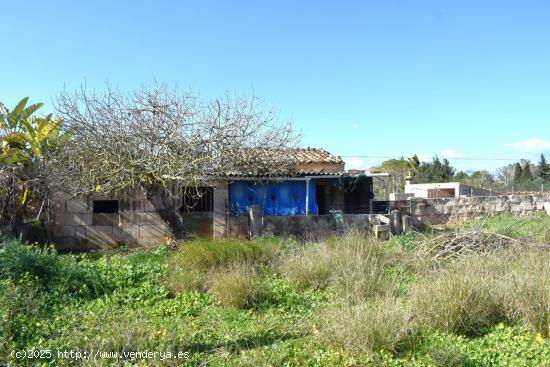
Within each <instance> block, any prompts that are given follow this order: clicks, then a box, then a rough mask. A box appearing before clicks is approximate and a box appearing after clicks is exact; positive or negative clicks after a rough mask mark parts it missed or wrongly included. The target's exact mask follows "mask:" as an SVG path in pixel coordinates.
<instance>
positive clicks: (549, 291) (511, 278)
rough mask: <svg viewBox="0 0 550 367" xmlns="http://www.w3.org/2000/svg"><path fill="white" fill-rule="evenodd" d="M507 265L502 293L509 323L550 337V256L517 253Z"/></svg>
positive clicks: (548, 253)
mask: <svg viewBox="0 0 550 367" xmlns="http://www.w3.org/2000/svg"><path fill="white" fill-rule="evenodd" d="M506 265H507V269H506V274H505V276H504V282H502V284H501V289H502V292H503V293H504V299H503V302H504V306H505V309H506V314H507V317H508V319H509V320H511V321H521V322H522V323H523V324H524V325H526V326H527V327H528V328H529V329H531V330H532V331H534V332H539V333H541V334H542V335H544V336H546V337H548V336H550V252H549V251H539V250H516V251H514V252H513V255H512V256H510V258H509V259H508V261H507V264H506Z"/></svg>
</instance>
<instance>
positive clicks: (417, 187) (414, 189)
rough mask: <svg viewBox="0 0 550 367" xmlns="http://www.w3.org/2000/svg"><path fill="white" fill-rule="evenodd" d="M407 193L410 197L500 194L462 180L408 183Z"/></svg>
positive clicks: (430, 197) (406, 186)
mask: <svg viewBox="0 0 550 367" xmlns="http://www.w3.org/2000/svg"><path fill="white" fill-rule="evenodd" d="M405 194H408V195H407V196H410V197H417V198H426V199H432V198H453V197H459V196H494V195H498V192H496V191H494V190H491V189H485V188H482V187H476V186H471V185H466V184H463V183H461V182H441V183H424V184H411V183H407V184H406V185H405Z"/></svg>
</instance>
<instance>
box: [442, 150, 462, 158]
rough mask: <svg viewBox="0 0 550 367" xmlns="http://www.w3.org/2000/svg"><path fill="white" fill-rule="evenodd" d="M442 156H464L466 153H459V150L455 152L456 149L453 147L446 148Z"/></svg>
mask: <svg viewBox="0 0 550 367" xmlns="http://www.w3.org/2000/svg"><path fill="white" fill-rule="evenodd" d="M441 157H442V158H447V159H449V158H462V157H464V155H463V154H462V153H459V152H455V151H454V150H452V149H445V150H443V151H441Z"/></svg>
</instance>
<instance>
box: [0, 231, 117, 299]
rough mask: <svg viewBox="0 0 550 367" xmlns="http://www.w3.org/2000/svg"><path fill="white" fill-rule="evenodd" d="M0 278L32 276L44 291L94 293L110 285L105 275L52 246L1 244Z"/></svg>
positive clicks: (15, 278)
mask: <svg viewBox="0 0 550 367" xmlns="http://www.w3.org/2000/svg"><path fill="white" fill-rule="evenodd" d="M0 279H14V280H18V279H31V280H32V281H33V282H35V283H36V285H37V286H39V287H41V288H44V289H45V290H54V289H56V290H58V291H59V292H60V293H64V292H70V293H74V294H78V295H82V296H97V295H100V294H103V293H104V292H105V291H107V290H108V289H109V288H110V284H109V281H108V279H107V278H105V277H104V276H103V274H101V273H100V272H97V271H95V269H93V268H91V267H89V266H87V265H86V263H85V262H80V261H79V260H78V259H77V258H76V257H73V256H60V255H59V254H58V253H57V252H56V251H55V249H54V248H53V247H39V246H37V245H24V244H22V243H20V242H18V241H8V242H4V243H1V244H0Z"/></svg>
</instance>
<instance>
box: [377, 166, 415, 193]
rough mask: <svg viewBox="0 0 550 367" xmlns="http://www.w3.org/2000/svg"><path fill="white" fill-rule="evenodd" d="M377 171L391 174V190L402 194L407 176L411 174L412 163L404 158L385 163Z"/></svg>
mask: <svg viewBox="0 0 550 367" xmlns="http://www.w3.org/2000/svg"><path fill="white" fill-rule="evenodd" d="M376 169H377V170H379V171H382V172H386V173H389V174H390V183H389V184H390V188H391V189H392V191H393V192H400V191H403V190H404V187H405V176H407V175H408V174H409V172H410V163H409V161H408V160H406V159H405V158H404V157H401V158H400V159H388V160H385V161H383V162H382V163H381V164H380V166H378V167H376Z"/></svg>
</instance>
